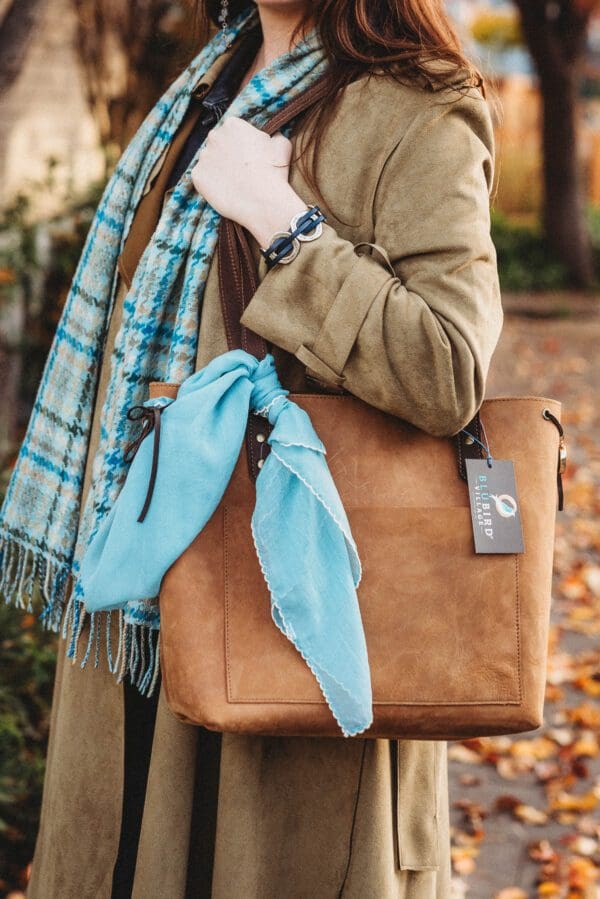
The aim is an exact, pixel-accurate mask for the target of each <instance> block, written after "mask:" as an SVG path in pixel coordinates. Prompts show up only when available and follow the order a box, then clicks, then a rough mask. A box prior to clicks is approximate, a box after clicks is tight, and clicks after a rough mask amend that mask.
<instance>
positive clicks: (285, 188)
mask: <svg viewBox="0 0 600 899" xmlns="http://www.w3.org/2000/svg"><path fill="white" fill-rule="evenodd" d="M291 158H292V144H291V142H290V141H289V140H288V139H287V138H286V137H284V136H283V135H282V134H276V135H275V136H274V137H269V135H268V134H265V133H264V131H260V130H259V129H258V128H255V127H254V125H251V124H250V123H249V122H246V121H244V120H243V119H238V118H235V117H231V118H229V119H226V120H225V121H224V122H223V124H222V125H221V126H220V127H219V128H215V129H214V130H213V131H211V132H210V134H209V135H208V138H207V140H206V143H205V145H204V147H203V148H202V150H201V152H200V156H199V158H198V162H197V163H196V165H195V166H194V168H193V170H192V180H193V182H194V187H195V188H196V190H197V191H198V193H199V194H201V195H202V196H203V197H204V199H205V200H207V201H208V202H209V203H210V205H211V206H212V207H213V208H214V209H216V210H217V212H218V213H219V214H220V215H222V216H225V217H226V218H230V219H233V221H234V222H238V223H239V224H240V225H243V226H244V227H245V228H247V229H248V231H250V233H251V234H252V236H253V237H254V238H255V239H256V240H257V241H258V243H259V245H260V246H261V247H266V246H267V244H268V243H269V242H270V240H271V237H272V236H273V234H274V233H275V232H276V231H286V230H287V229H288V228H289V224H290V219H291V218H292V217H293V216H294V215H296V214H297V213H299V212H303V211H304V210H305V209H306V203H305V202H304V201H303V200H302V199H301V198H300V197H299V196H298V194H297V193H296V192H295V191H294V190H293V188H292V187H290V185H289V183H288V178H289V171H290V161H291Z"/></svg>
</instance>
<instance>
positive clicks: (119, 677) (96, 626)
mask: <svg viewBox="0 0 600 899" xmlns="http://www.w3.org/2000/svg"><path fill="white" fill-rule="evenodd" d="M113 615H116V616H117V621H118V637H117V652H116V656H113V642H114V641H113V640H112V637H111V631H112V627H111V623H112V616H113ZM86 621H87V622H88V632H87V640H85V649H84V653H83V658H82V660H81V663H80V667H81V668H85V666H86V665H87V664H88V662H89V660H90V658H91V657H92V655H93V659H94V668H97V667H98V665H99V662H100V652H101V651H102V650H101V643H104V652H105V658H106V662H107V666H108V670H109V671H110V672H111V674H113V675H114V676H115V679H116V682H117V683H118V684H120V683H122V682H123V681H124V680H125V679H127V680H128V681H129V682H130V683H131V684H133V685H134V686H135V687H137V689H138V690H139V692H140V693H141V694H142V695H143V696H147V697H150V696H152V695H153V693H154V690H155V688H156V684H157V683H158V677H159V673H160V632H159V630H158V629H156V628H151V627H147V626H145V625H143V624H137V623H134V622H128V621H125V616H124V612H123V610H122V609H116V610H113V611H110V612H91V613H90V612H87V611H86V609H85V607H84V606H83V604H82V603H81V602H80V601H79V600H78V599H76V598H75V597H74V596H71V597H70V598H69V602H68V604H67V607H66V609H65V611H64V618H63V624H62V636H63V637H64V639H65V640H66V642H67V650H66V654H67V657H68V658H70V659H71V662H72V664H75V662H76V661H78V651H79V649H80V645H81V638H82V635H84V633H83V632H84V624H85V622H86Z"/></svg>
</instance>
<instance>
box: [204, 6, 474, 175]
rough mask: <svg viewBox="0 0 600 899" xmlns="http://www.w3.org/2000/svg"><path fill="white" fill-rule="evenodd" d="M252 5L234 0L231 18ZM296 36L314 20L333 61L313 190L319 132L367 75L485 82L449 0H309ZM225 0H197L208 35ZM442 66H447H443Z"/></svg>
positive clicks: (318, 110)
mask: <svg viewBox="0 0 600 899" xmlns="http://www.w3.org/2000/svg"><path fill="white" fill-rule="evenodd" d="M253 5H254V4H253V3H252V2H251V0H229V16H230V18H233V17H234V16H236V15H238V14H239V13H241V12H243V11H244V10H248V9H250V7H251V6H253ZM308 6H309V10H308V12H307V14H306V17H305V19H304V20H303V21H302V22H301V23H300V24H299V26H298V28H297V29H296V33H295V35H294V38H295V37H297V36H298V35H300V34H302V33H303V32H304V31H305V30H306V28H307V26H309V25H311V26H312V25H315V26H316V28H317V30H318V32H319V35H320V37H321V41H322V43H323V47H324V49H325V53H326V55H327V58H328V61H329V67H328V70H327V74H326V76H325V78H326V86H327V92H326V94H325V96H324V98H323V100H322V101H321V102H320V103H319V104H318V107H315V109H313V110H312V111H311V112H310V113H309V116H310V125H311V127H310V129H309V130H308V134H309V135H310V137H309V139H308V141H307V142H306V143H305V145H304V152H303V155H304V153H305V152H306V151H309V153H308V158H309V160H310V161H309V163H308V164H307V163H306V156H305V157H304V159H303V162H304V163H305V165H304V169H305V172H306V174H307V177H308V179H309V182H310V184H311V186H312V187H313V188H316V184H315V179H314V171H315V167H316V157H317V155H318V148H319V145H320V137H321V136H322V134H323V132H324V131H325V129H326V127H327V125H328V124H329V122H330V121H331V118H332V116H333V113H334V110H335V104H336V100H337V98H338V97H339V94H340V91H341V90H342V89H343V88H344V87H346V85H348V84H349V83H350V82H352V81H355V80H356V79H357V78H359V77H360V76H362V75H365V74H367V73H372V74H373V75H376V76H377V75H387V76H392V77H393V78H395V79H397V80H400V81H405V82H414V81H423V80H425V82H427V83H428V84H430V85H432V86H433V87H438V88H442V87H445V86H448V85H450V84H455V85H460V87H461V88H462V89H465V88H469V87H476V88H479V90H480V91H481V93H482V94H485V87H484V83H483V79H482V77H481V75H480V73H479V72H478V71H477V69H476V68H475V67H474V66H473V64H472V63H471V62H470V61H469V60H468V59H467V57H466V56H465V54H464V52H463V50H462V47H461V42H460V39H459V37H458V34H457V32H456V30H455V28H454V26H453V25H452V23H451V20H450V17H449V16H448V13H447V12H446V11H445V9H444V0H310V3H309V4H308ZM220 7H221V0H195V14H196V26H197V28H198V30H199V32H200V34H199V36H200V37H201V38H202V39H206V38H207V37H208V35H209V33H210V32H211V30H212V29H214V26H218V16H219V12H220ZM439 63H442V65H439Z"/></svg>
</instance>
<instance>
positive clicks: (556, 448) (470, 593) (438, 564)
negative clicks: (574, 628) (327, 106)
mask: <svg viewBox="0 0 600 899" xmlns="http://www.w3.org/2000/svg"><path fill="white" fill-rule="evenodd" d="M296 109H297V108H296ZM282 117H283V118H285V111H283V113H282V114H280V115H279V116H278V117H277V119H276V120H274V121H273V122H271V127H270V128H269V130H270V131H271V133H274V132H275V130H277V129H278V128H279V127H280V126H281V124H282V123H283V122H282ZM218 252H219V266H220V282H221V291H222V301H223V312H224V316H225V322H226V328H227V334H228V341H229V347H230V349H233V348H235V347H239V346H242V347H243V348H244V349H247V350H248V351H249V352H252V353H254V355H257V356H262V355H264V353H265V351H266V347H265V345H264V343H263V341H262V340H261V339H260V338H258V337H257V335H255V334H252V333H250V332H248V331H246V330H245V329H242V328H241V326H240V322H239V318H240V314H241V311H242V309H243V307H244V306H245V304H246V303H247V302H248V301H249V299H250V298H251V296H252V293H253V292H254V290H255V288H256V272H255V269H254V262H253V259H252V256H251V253H250V249H249V246H248V244H247V242H246V239H245V237H244V234H243V232H242V230H241V229H240V228H239V227H237V226H235V225H233V224H232V223H231V222H223V223H222V228H221V235H220V239H219V250H218ZM176 391H177V388H176V386H174V385H164V384H154V385H151V395H153V396H158V395H164V394H165V393H169V392H170V393H171V395H172V396H175V395H176ZM292 398H293V399H294V401H295V402H296V403H298V405H300V406H301V407H302V408H304V409H305V410H306V411H307V412H308V414H309V415H310V418H311V419H312V422H313V425H314V427H315V430H316V431H317V433H318V434H319V436H320V438H321V439H322V441H323V442H324V444H325V446H326V448H327V454H328V456H327V457H328V461H329V466H330V469H331V471H332V474H333V477H334V480H335V483H336V486H337V488H338V490H339V493H340V496H341V498H342V501H343V503H344V507H345V509H346V511H347V514H348V518H349V520H350V524H351V527H352V532H353V534H354V537H355V540H356V544H357V546H358V550H359V554H360V557H361V561H362V565H363V580H362V583H361V585H360V587H359V590H358V596H359V602H360V608H361V614H362V619H363V624H364V629H365V635H366V641H367V648H368V654H369V662H370V668H371V679H372V687H373V712H374V720H373V724H372V726H371V728H370V729H369V730H368V731H367V732H366V733H365V734H362V735H361V736H366V737H387V738H394V739H396V738H411V739H429V738H431V739H442V740H446V739H460V738H465V737H475V736H483V735H486V734H508V733H516V732H520V731H528V730H532V729H534V728H536V727H538V726H539V725H540V724H541V723H542V713H543V703H544V688H545V677H546V653H547V639H548V625H549V610H550V592H551V578H552V555H553V538H554V521H555V509H556V495H557V458H558V456H559V454H560V451H561V449H563V443H562V429H560V425H559V423H558V418H559V415H560V404H559V403H557V402H555V401H554V400H548V399H544V398H540V397H519V398H510V397H502V398H498V399H490V400H487V401H485V402H484V403H483V406H482V408H481V410H480V415H479V416H478V417H477V418H476V419H475V420H474V421H473V422H471V424H470V425H469V427H468V430H469V431H470V432H471V433H472V434H473V433H474V434H475V435H476V436H479V438H483V434H482V431H481V423H482V422H483V424H484V425H485V438H486V439H487V441H488V445H489V446H490V448H491V450H492V453H493V456H494V457H495V458H496V459H511V460H512V461H513V463H514V467H515V473H516V481H517V485H518V490H519V502H520V514H521V520H522V526H523V536H524V545H525V551H524V552H523V553H519V554H502V555H501V554H498V555H489V554H485V555H484V554H480V555H477V554H476V553H475V551H474V544H473V531H472V526H471V518H470V502H469V495H468V490H467V484H466V482H465V479H464V464H465V457H474V456H475V457H479V449H478V446H477V444H476V443H474V442H473V441H471V440H470V438H469V437H468V436H466V435H459V437H458V438H447V439H446V438H438V437H432V436H430V435H428V434H426V433H424V432H422V431H420V430H418V429H417V428H415V427H412V426H411V425H409V424H407V423H406V422H404V421H401V420H399V419H397V418H395V417H393V416H391V415H388V414H385V413H383V412H381V411H378V410H377V409H375V408H373V407H371V406H369V405H367V404H366V403H364V402H362V401H361V400H359V399H356V398H355V397H353V396H350V395H339V394H338V395H336V394H314V393H311V394H296V395H293V397H292ZM553 419H554V420H553ZM267 434H268V425H267V423H266V422H265V421H264V420H263V419H261V418H258V417H256V416H250V421H249V425H248V430H247V435H246V445H245V447H244V449H243V450H242V453H241V455H240V458H239V460H238V463H237V467H236V468H235V471H234V474H233V477H232V479H231V482H230V484H229V486H228V488H227V491H226V493H225V495H224V498H223V500H222V502H221V504H220V506H219V507H218V509H217V511H216V512H215V514H214V515H213V517H212V518H211V520H210V521H209V523H208V524H207V525H206V527H205V528H204V530H203V531H202V532H201V533H200V534H199V535H198V537H197V538H196V539H195V540H194V542H193V543H192V544H191V546H190V547H189V548H188V549H187V550H186V552H184V553H183V555H182V556H181V557H180V558H179V559H178V560H177V562H175V564H174V565H173V566H172V567H171V569H170V570H169V571H168V572H167V574H166V575H165V577H164V579H163V582H162V586H161V591H160V611H161V635H160V657H161V667H162V676H163V685H164V689H165V693H166V698H167V702H168V704H169V706H170V708H171V709H172V711H173V712H174V713H175V715H176V716H177V717H178V718H180V719H181V720H183V721H186V722H190V723H193V724H201V725H204V726H205V727H207V728H210V729H213V730H218V731H224V732H235V733H247V734H262V735H289V736H296V735H301V736H329V737H332V736H341V732H340V730H339V728H338V726H337V724H336V722H335V720H334V718H333V715H332V713H331V711H330V709H329V707H328V706H327V704H326V703H325V700H324V698H323V696H322V694H321V692H320V690H319V687H318V685H317V682H316V680H315V678H314V677H313V675H312V674H311V672H310V670H309V669H308V667H307V665H306V664H305V662H304V661H303V660H302V658H301V657H300V655H299V654H298V653H297V651H296V650H295V649H294V647H293V646H292V644H291V643H290V642H289V641H288V640H287V639H286V638H285V637H284V636H283V635H282V633H281V632H280V631H279V629H278V628H277V627H276V626H275V624H274V622H273V621H272V619H271V610H270V597H269V593H268V590H267V586H266V584H265V581H264V579H263V576H262V573H261V570H260V568H259V564H258V561H257V558H256V553H255V549H254V544H253V541H252V535H251V529H250V520H251V516H252V511H253V507H254V499H255V487H254V478H255V476H256V474H257V472H258V467H259V464H260V463H259V458H260V454H261V453H262V454H263V455H264V453H266V452H267V451H268V445H267V443H266V440H265V439H264V438H265V437H266V436H267ZM559 486H560V474H559Z"/></svg>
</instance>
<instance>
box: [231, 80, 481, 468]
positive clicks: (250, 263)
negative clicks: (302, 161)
mask: <svg viewBox="0 0 600 899" xmlns="http://www.w3.org/2000/svg"><path fill="white" fill-rule="evenodd" d="M326 89H327V82H326V78H325V76H322V77H321V78H319V80H318V81H316V82H315V83H314V84H313V85H311V87H309V88H308V89H307V90H306V91H304V93H303V94H300V95H299V96H298V97H295V98H294V99H293V100H291V101H290V102H289V103H287V104H286V105H285V106H284V107H282V109H280V110H279V111H278V112H277V113H275V115H274V116H273V117H272V118H271V119H270V120H269V122H267V124H266V125H265V126H264V128H263V131H264V132H265V133H266V134H269V135H273V134H276V132H277V131H279V130H280V129H281V128H282V127H283V126H284V125H287V124H288V123H289V122H290V121H291V120H292V119H294V118H295V117H296V116H298V115H300V114H301V113H302V112H306V110H308V109H310V107H312V106H314V105H315V103H318V102H319V100H321V99H322V98H323V97H324V96H325V93H326ZM217 256H218V269H219V292H220V295H221V308H222V312H223V321H224V323H225V333H226V336H227V347H228V349H230V350H234V349H239V348H240V347H241V348H242V349H244V350H246V352H247V353H251V354H252V355H253V356H256V358H257V359H262V358H263V357H264V356H265V355H266V353H267V344H266V342H265V340H264V339H263V338H262V337H261V336H260V335H258V334H256V333H255V332H254V331H251V330H250V329H249V328H246V327H244V326H243V325H242V323H241V321H240V319H241V316H242V315H243V313H244V310H245V309H246V306H248V304H249V303H250V300H251V299H252V297H253V296H254V294H255V293H256V290H257V289H258V274H257V270H256V263H255V261H254V256H253V254H252V250H251V249H250V244H249V242H248V237H247V235H246V232H245V231H244V229H243V228H242V226H241V225H239V224H238V223H237V222H233V221H232V220H231V219H226V218H222V219H221V223H220V225H219V240H218V244H217ZM270 430H271V426H270V424H269V422H268V421H266V420H265V419H264V418H262V417H261V416H259V415H255V414H253V413H251V414H250V416H249V418H248V427H247V429H246V455H247V459H248V470H249V474H250V478H251V479H252V480H253V481H255V480H256V478H257V477H258V472H259V470H260V467H261V465H262V460H263V459H264V457H265V455H266V454H267V453H268V451H269V448H268V445H267V442H266V437H267V436H268V434H269V432H270ZM466 430H468V431H469V432H470V433H471V434H473V435H474V436H475V437H477V439H478V440H481V436H482V429H481V422H480V419H479V413H477V414H476V415H475V417H474V418H473V419H472V421H471V422H469V424H468V425H467V427H466ZM456 443H457V453H458V473H459V475H460V477H461V478H463V479H464V480H466V470H465V459H467V458H481V456H482V452H481V446H480V445H478V444H477V443H476V442H475V441H473V440H471V439H470V438H469V436H468V435H466V434H464V433H460V434H457V436H456Z"/></svg>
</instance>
